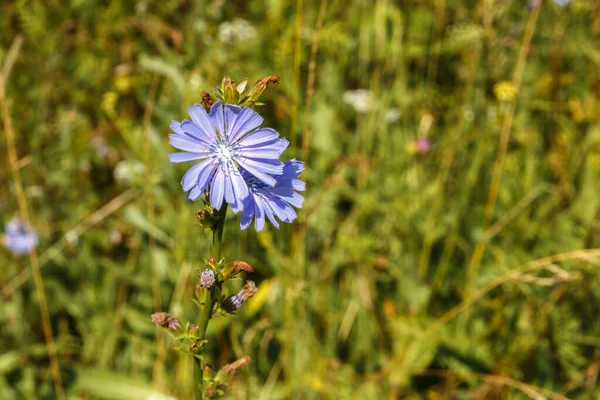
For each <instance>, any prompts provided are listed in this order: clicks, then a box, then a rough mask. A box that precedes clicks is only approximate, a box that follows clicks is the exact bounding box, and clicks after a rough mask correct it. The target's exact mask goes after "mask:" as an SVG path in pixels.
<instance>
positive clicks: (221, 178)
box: [210, 168, 225, 210]
mask: <svg viewBox="0 0 600 400" xmlns="http://www.w3.org/2000/svg"><path fill="white" fill-rule="evenodd" d="M224 192H225V174H224V173H223V170H222V169H221V168H217V172H216V173H215V176H214V178H213V180H212V183H211V184H210V204H212V206H213V207H214V208H215V209H217V210H220V209H221V206H222V205H223V194H224Z"/></svg>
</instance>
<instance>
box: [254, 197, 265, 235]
mask: <svg viewBox="0 0 600 400" xmlns="http://www.w3.org/2000/svg"><path fill="white" fill-rule="evenodd" d="M254 200H255V201H254V228H255V229H256V232H260V231H262V230H263V228H264V227H265V212H264V210H263V205H262V200H260V199H256V198H255V199H254Z"/></svg>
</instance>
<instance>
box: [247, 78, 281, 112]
mask: <svg viewBox="0 0 600 400" xmlns="http://www.w3.org/2000/svg"><path fill="white" fill-rule="evenodd" d="M269 83H279V77H278V76H267V77H265V78H262V79H259V80H258V81H257V82H256V83H255V84H254V86H253V87H252V89H250V91H249V92H248V98H247V99H246V101H245V102H244V105H245V106H251V105H252V104H254V103H256V102H257V101H258V98H259V97H260V96H262V94H263V93H264V92H265V90H267V87H268V86H269Z"/></svg>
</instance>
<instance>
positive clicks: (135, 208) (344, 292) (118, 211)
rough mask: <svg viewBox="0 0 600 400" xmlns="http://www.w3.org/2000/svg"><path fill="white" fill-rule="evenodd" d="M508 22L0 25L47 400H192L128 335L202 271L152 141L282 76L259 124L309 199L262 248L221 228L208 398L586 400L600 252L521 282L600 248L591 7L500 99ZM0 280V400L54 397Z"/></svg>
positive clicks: (90, 2)
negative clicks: (230, 371)
mask: <svg viewBox="0 0 600 400" xmlns="http://www.w3.org/2000/svg"><path fill="white" fill-rule="evenodd" d="M525 3H526V2H525V1H516V0H512V1H510V0H505V1H501V0H496V1H494V0H482V1H475V0H464V1H459V0H448V1H437V0H427V1H409V0H402V1H398V2H395V1H387V0H377V1H372V0H360V1H354V2H345V1H336V0H329V1H327V0H320V1H312V0H304V1H298V2H296V3H294V2H283V1H281V2H280V1H248V2H245V1H239V0H235V1H233V0H232V1H225V0H215V1H211V2H208V1H196V2H191V1H183V0H171V1H160V2H152V1H143V0H140V1H136V2H131V1H124V0H115V1H110V2H107V1H104V2H100V1H94V0H70V1H57V0H49V1H42V0H27V1H26V0H14V1H11V2H3V3H2V4H1V5H0V15H1V18H0V32H1V33H0V61H1V62H2V63H4V62H5V61H6V59H7V57H8V49H9V48H10V46H11V43H12V42H13V40H14V39H15V37H16V36H17V35H19V34H20V35H23V37H24V42H23V46H22V48H21V51H20V53H19V54H18V56H17V58H16V63H15V65H14V68H13V71H12V74H11V76H10V78H9V79H8V81H7V82H6V92H7V95H6V96H7V102H8V103H7V104H8V105H9V109H10V113H11V118H12V122H13V125H14V128H15V131H16V135H17V141H18V143H17V147H18V149H17V150H18V153H19V155H20V157H21V160H20V173H21V176H22V179H23V182H24V186H25V190H26V195H27V200H28V203H29V206H30V208H31V209H32V211H33V225H34V226H35V227H36V229H37V230H38V232H39V237H40V245H39V247H38V252H39V254H40V263H41V265H42V267H43V269H42V273H43V279H44V286H45V290H46V294H47V297H48V306H49V312H50V314H51V319H52V327H53V331H54V336H55V339H56V343H57V348H58V354H59V360H60V365H61V373H62V377H63V380H64V385H65V389H66V392H67V395H68V397H69V398H80V399H159V398H168V397H164V396H173V397H175V398H179V399H187V398H190V397H191V393H192V386H193V379H194V376H193V374H192V369H191V360H189V359H186V358H184V357H180V356H179V355H178V354H177V353H176V352H171V351H169V350H168V348H169V346H170V345H171V344H172V343H169V341H168V337H167V335H165V334H164V333H163V332H160V331H158V330H156V329H155V327H154V325H152V323H151V322H150V320H149V316H150V314H151V313H152V312H154V311H155V310H162V311H169V312H170V313H172V314H174V315H177V316H178V317H180V318H182V319H183V320H191V321H194V320H195V319H197V318H198V315H196V314H195V313H196V311H197V308H196V307H195V306H194V304H193V303H192V302H191V298H192V295H193V286H194V280H195V277H196V274H197V269H198V268H201V267H202V265H203V263H204V260H205V259H206V258H207V257H208V256H210V254H209V251H210V237H209V236H207V234H206V233H205V232H204V231H203V229H202V228H200V227H199V226H198V225H197V223H196V221H195V218H194V212H195V211H196V209H197V208H199V205H198V204H193V203H190V202H188V201H187V200H186V196H185V194H184V193H183V192H182V190H181V187H180V183H179V181H180V177H181V176H182V174H183V172H184V171H185V168H186V166H185V165H173V164H171V163H169V161H168V159H167V154H168V153H169V152H172V151H173V150H172V149H171V148H170V146H169V145H168V138H167V134H168V133H169V123H170V121H171V120H172V119H175V120H181V119H184V118H186V116H187V114H186V107H187V106H189V105H191V104H193V103H196V102H199V101H200V94H201V91H202V90H210V89H211V88H213V87H214V86H216V85H218V84H219V83H220V81H221V78H222V77H223V75H229V76H232V77H233V78H234V79H235V80H236V82H241V81H242V80H243V79H245V78H249V79H250V83H252V82H254V81H255V80H256V79H258V78H260V77H263V76H268V75H278V76H280V77H281V81H280V84H279V85H273V86H272V87H270V88H269V91H268V92H267V93H266V95H265V96H264V97H263V100H264V101H265V102H266V105H264V106H262V107H261V108H260V112H261V113H262V114H263V115H264V117H265V121H266V123H267V124H268V125H270V126H272V127H273V128H276V129H277V130H278V131H279V132H280V133H281V134H282V135H283V136H285V137H287V138H288V139H289V140H290V141H291V143H292V146H290V148H289V149H288V150H287V151H286V155H287V156H288V157H289V158H292V157H298V158H300V159H303V160H304V161H306V164H307V169H306V171H305V172H304V175H303V178H304V179H305V180H306V181H307V187H308V190H307V192H306V203H305V205H304V208H303V209H302V210H301V211H300V213H299V214H300V220H299V221H298V222H297V223H295V224H293V225H291V226H284V227H282V229H281V230H275V229H273V228H272V227H269V228H268V229H266V230H265V231H264V232H261V233H260V234H256V232H253V231H244V232H240V231H239V228H238V225H239V221H238V218H239V217H237V216H233V215H230V216H229V218H230V221H229V222H228V223H227V225H226V229H225V240H226V248H225V254H227V256H228V258H229V259H230V260H234V259H243V260H246V261H248V262H249V263H251V264H252V265H253V266H254V267H255V269H256V271H257V272H256V273H254V274H252V279H254V280H256V282H257V284H258V285H259V293H258V294H257V296H255V298H253V299H252V300H251V301H250V302H249V303H248V305H247V306H245V307H244V308H243V309H242V310H240V312H239V313H238V314H237V315H236V316H234V317H233V318H228V319H217V320H214V321H213V322H212V325H211V328H210V329H209V340H210V342H209V344H208V346H209V354H210V355H211V357H212V363H213V364H214V365H215V366H222V365H224V364H226V363H229V362H231V361H232V360H235V359H237V358H240V357H242V356H245V355H249V356H251V357H252V362H251V363H250V364H249V365H247V366H245V367H243V369H242V370H241V371H239V372H238V374H237V375H236V378H235V380H234V382H233V383H232V385H231V386H230V388H229V396H230V397H231V398H240V399H241V398H252V399H279V398H331V399H350V398H352V399H354V398H361V399H363V398H364V399H384V398H400V397H402V398H407V399H442V398H457V399H470V398H479V399H484V398H486V399H487V398H498V399H500V398H502V399H508V398H510V399H521V398H530V397H531V398H540V399H541V398H565V397H566V398H575V399H589V398H595V397H598V396H600V390H599V389H598V384H597V378H598V373H599V368H600V348H599V346H600V311H599V310H600V308H599V307H598V304H599V302H600V276H599V273H600V270H599V269H598V261H597V255H598V254H596V253H593V252H591V251H590V252H585V251H583V252H579V253H570V254H569V255H567V256H564V257H558V258H552V259H550V260H547V262H545V263H540V264H526V263H528V262H530V261H532V260H535V259H538V258H540V257H546V256H550V255H554V254H559V253H563V252H568V251H572V250H578V249H591V248H597V247H600V236H599V232H600V207H599V206H600V185H599V183H600V74H599V73H598V72H599V71H600V51H599V50H598V49H599V48H600V47H599V46H598V44H599V43H600V3H598V2H597V1H596V0H573V1H572V2H571V3H570V4H569V5H567V6H566V7H560V6H558V5H557V4H555V3H554V2H553V1H547V0H546V1H543V2H542V3H543V4H542V5H541V10H540V12H539V18H538V19H537V21H534V22H535V31H534V35H533V39H532V42H531V46H529V48H528V49H527V50H528V52H527V59H526V64H525V69H524V73H523V75H522V85H521V87H520V88H518V87H517V86H516V85H515V83H514V80H513V74H514V73H515V69H516V68H515V66H516V64H517V58H518V54H519V50H520V48H521V47H522V46H523V43H524V37H525V31H526V27H527V21H528V20H530V19H531V18H532V13H531V11H530V9H529V8H528V7H527V6H526V4H525ZM357 89H365V90H363V91H357ZM351 91H352V92H351ZM344 93H347V95H346V96H344ZM515 101H516V109H515V113H514V118H511V113H512V111H511V109H512V104H513V102H515ZM507 120H508V121H509V122H510V130H509V131H507V132H509V133H510V137H509V141H508V147H507V151H506V153H505V157H504V158H503V163H500V164H498V165H499V166H500V168H501V171H502V176H501V180H500V186H499V190H498V194H497V201H496V203H495V207H493V210H492V211H493V213H492V214H491V215H490V220H489V221H488V222H484V221H485V217H484V212H485V208H486V204H488V203H489V200H488V197H489V192H490V185H491V182H492V180H493V175H494V165H495V163H496V161H495V160H497V158H498V157H499V155H500V156H501V155H502V154H503V151H502V147H501V145H500V143H501V137H502V135H503V134H504V132H505V127H504V126H505V124H506V121H507ZM2 129H4V128H2ZM4 136H5V135H4V130H3V135H2V138H3V140H2V141H0V153H1V154H6V150H7V149H6V140H4ZM418 139H427V141H428V143H430V146H429V147H428V149H427V150H426V151H423V152H415V151H410V149H411V148H412V149H414V145H413V143H414V142H415V140H418ZM411 146H412V147H411ZM2 160H3V161H2V163H1V164H0V165H1V168H0V183H1V187H2V188H4V190H2V191H1V192H0V214H1V215H2V217H0V218H1V219H2V222H6V221H8V220H9V219H10V218H11V217H13V216H14V215H16V214H17V213H18V205H17V201H16V198H15V192H14V189H13V184H12V177H11V172H10V168H9V164H8V161H7V160H6V161H5V158H2ZM478 251H479V252H480V255H481V257H480V258H478V256H476V255H477V252H478ZM592 256H594V257H592ZM0 265H1V266H2V273H1V274H0V276H1V278H0V288H1V297H0V326H1V327H2V328H1V330H0V353H1V354H0V398H2V399H52V398H55V394H54V386H53V381H52V376H51V374H50V371H49V368H48V365H49V364H48V352H47V349H46V343H45V340H44V335H43V330H42V325H41V317H40V308H39V304H38V298H37V297H36V295H35V286H34V283H33V280H32V279H30V272H29V271H30V266H29V261H28V259H27V257H17V256H13V255H12V254H11V253H9V252H8V251H7V250H2V251H0ZM521 265H525V267H524V268H523V269H522V270H520V272H519V271H517V270H516V269H517V268H518V267H519V266H521ZM241 285H242V281H241V280H240V281H239V286H241ZM238 288H239V287H236V288H231V290H236V289H238ZM456 307H458V308H456ZM458 311H460V312H458ZM448 312H450V314H447V313H448ZM560 396H564V397H560Z"/></svg>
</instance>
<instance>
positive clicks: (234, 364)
mask: <svg viewBox="0 0 600 400" xmlns="http://www.w3.org/2000/svg"><path fill="white" fill-rule="evenodd" d="M250 361H252V358H250V356H244V357H242V358H240V359H239V360H237V361H234V362H232V363H231V364H227V365H225V366H224V367H223V368H222V369H221V371H223V372H226V373H228V374H232V373H234V372H235V370H236V369H238V368H241V367H243V366H244V365H247V364H250Z"/></svg>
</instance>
